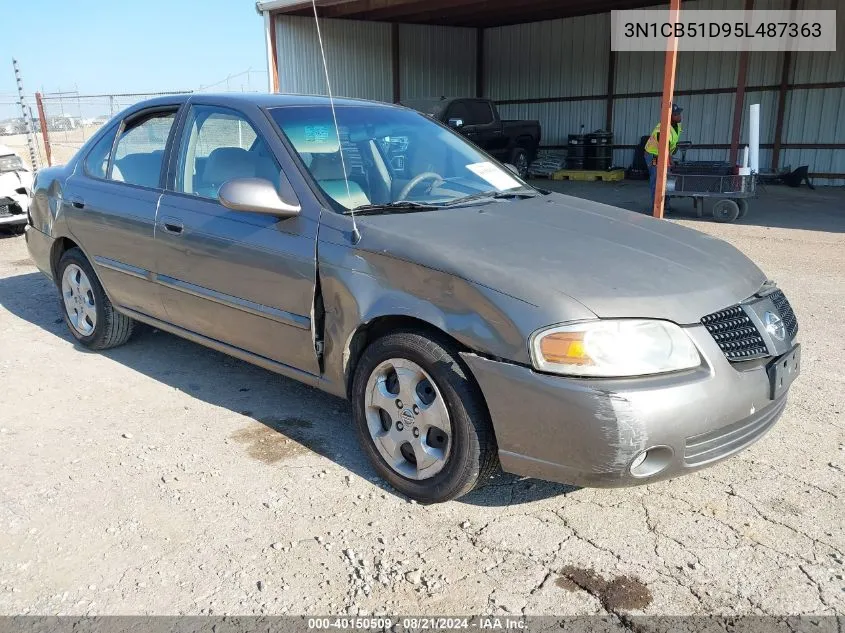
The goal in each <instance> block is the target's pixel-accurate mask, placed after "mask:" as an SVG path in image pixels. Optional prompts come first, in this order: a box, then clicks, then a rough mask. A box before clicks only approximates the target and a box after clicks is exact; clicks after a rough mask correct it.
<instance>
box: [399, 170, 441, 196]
mask: <svg viewBox="0 0 845 633" xmlns="http://www.w3.org/2000/svg"><path fill="white" fill-rule="evenodd" d="M426 180H433V181H435V182H433V183H431V187H429V190H431V189H433V188H434V185H435V183H437V182H438V181H439V182H445V181H444V180H443V177H442V176H441V175H440V174H435V173H434V172H433V171H425V172H423V173H421V174H419V175H418V176H414V177H413V178H411V181H410V182H409V183H408V184H407V185H405V186H404V187H402V191H401V192H400V193H399V198H398V200H404V199H405V198H407V197H408V194H409V193H411V192H412V191H413V190H414V188H415V187H417V186H418V185H419V184H420V183H421V182H425V181H426Z"/></svg>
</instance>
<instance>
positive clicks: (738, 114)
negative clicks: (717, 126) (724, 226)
mask: <svg viewBox="0 0 845 633" xmlns="http://www.w3.org/2000/svg"><path fill="white" fill-rule="evenodd" d="M753 8H754V0H745V10H746V11H751V10H752V9H753ZM747 77H748V49H747V48H745V49H743V50H742V51H740V53H739V68H738V69H737V72H736V97H735V98H734V121H733V127H732V128H731V153H730V158H729V159H728V160H730V162H731V165H735V164H736V158H737V155H738V153H739V134H740V131H741V130H742V112H743V110H744V109H745V83H746V79H747Z"/></svg>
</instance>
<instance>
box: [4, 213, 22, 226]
mask: <svg viewBox="0 0 845 633" xmlns="http://www.w3.org/2000/svg"><path fill="white" fill-rule="evenodd" d="M17 224H26V213H23V214H18V215H3V216H0V226H14V225H17Z"/></svg>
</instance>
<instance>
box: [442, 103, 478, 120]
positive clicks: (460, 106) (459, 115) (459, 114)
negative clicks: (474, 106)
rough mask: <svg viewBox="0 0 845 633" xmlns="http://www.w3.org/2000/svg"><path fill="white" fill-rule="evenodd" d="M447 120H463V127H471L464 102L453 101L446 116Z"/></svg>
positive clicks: (467, 109)
mask: <svg viewBox="0 0 845 633" xmlns="http://www.w3.org/2000/svg"><path fill="white" fill-rule="evenodd" d="M449 119H463V120H464V125H472V123H471V121H470V115H469V108H468V107H467V104H466V101H455V102H454V103H453V104H452V105H450V106H449V113H448V114H447V115H446V120H447V121H448V120H449Z"/></svg>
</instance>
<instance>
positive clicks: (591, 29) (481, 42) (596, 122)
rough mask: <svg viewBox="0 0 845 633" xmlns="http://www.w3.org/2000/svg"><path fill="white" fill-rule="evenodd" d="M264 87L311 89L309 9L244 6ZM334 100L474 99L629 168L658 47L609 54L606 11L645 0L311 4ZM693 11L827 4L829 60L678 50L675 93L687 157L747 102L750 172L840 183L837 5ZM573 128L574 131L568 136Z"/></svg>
mask: <svg viewBox="0 0 845 633" xmlns="http://www.w3.org/2000/svg"><path fill="white" fill-rule="evenodd" d="M256 6H257V8H258V11H259V12H260V13H262V14H263V15H264V21H265V35H266V43H267V51H268V71H269V75H270V89H271V90H272V91H281V92H296V93H304V92H307V93H317V94H325V92H326V90H325V77H324V75H323V69H322V65H321V62H320V57H319V45H318V43H317V38H316V29H315V26H314V13H313V9H312V6H311V3H310V2H307V1H302V0H269V1H265V2H258V3H257V5H256ZM317 7H318V13H319V16H320V23H321V28H322V31H323V38H324V42H325V45H326V54H327V57H328V62H329V72H330V75H331V79H332V85H333V87H334V90H335V92H336V94H338V95H343V96H350V97H361V98H368V99H376V100H381V101H393V102H398V101H401V100H405V99H411V98H422V97H432V96H435V97H436V96H441V95H445V96H480V97H487V98H490V99H492V100H493V101H495V102H496V103H497V105H498V107H499V109H500V111H501V112H502V116H503V117H507V118H527V119H539V120H540V121H541V124H542V126H543V137H544V142H543V147H544V148H549V149H555V148H562V147H564V146H565V144H566V138H567V135H568V134H571V133H577V132H578V131H579V130H581V129H584V130H586V131H592V130H594V129H599V128H603V129H607V130H611V131H612V132H613V133H614V137H615V149H614V163H615V164H620V165H627V164H629V163H630V162H631V158H632V156H633V151H634V148H635V147H636V144H637V142H638V141H639V139H640V137H641V136H642V135H644V134H648V132H650V131H651V128H652V127H653V126H654V124H655V123H656V121H657V120H658V117H659V114H660V103H661V100H662V94H663V83H664V82H663V78H664V72H663V71H664V57H665V56H664V53H662V52H653V53H623V52H619V53H617V52H614V51H611V50H610V13H609V12H610V11H611V10H614V9H631V8H645V7H653V8H661V7H663V8H668V4H666V3H663V4H659V3H658V4H656V3H655V2H654V0H645V1H644V0H578V1H575V0H573V1H572V2H561V1H554V0H523V1H522V2H512V1H510V0H317ZM684 7H685V8H696V9H714V10H725V9H749V8H765V9H785V10H788V9H837V27H838V28H837V31H838V33H839V35H837V39H838V43H839V45H838V46H837V51H835V52H758V51H752V52H738V51H707V52H684V51H682V52H680V53H679V54H678V56H677V73H676V83H675V99H676V100H677V101H679V102H680V103H681V105H682V106H683V107H684V108H685V119H686V124H685V130H686V131H685V137H686V138H687V139H689V140H692V141H694V142H695V144H696V147H697V150H696V152H697V154H696V156H695V157H696V158H699V159H702V160H726V159H729V158H730V157H732V156H735V154H736V151H737V148H738V147H739V146H740V145H741V144H742V143H743V142H744V141H745V140H746V139H747V130H746V126H747V116H746V115H744V114H743V113H744V112H747V105H748V104H750V103H760V106H761V132H760V143H761V151H760V164H761V167H762V168H764V169H766V168H768V169H778V168H779V167H783V166H786V165H790V166H793V167H795V166H798V165H804V164H806V165H809V166H810V172H811V176H812V177H814V178H816V179H823V182H824V183H825V184H831V185H843V184H845V151H843V150H845V46H843V45H842V42H843V36H842V35H841V33H842V32H843V31H845V0H685V1H684ZM582 126H583V128H582Z"/></svg>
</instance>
